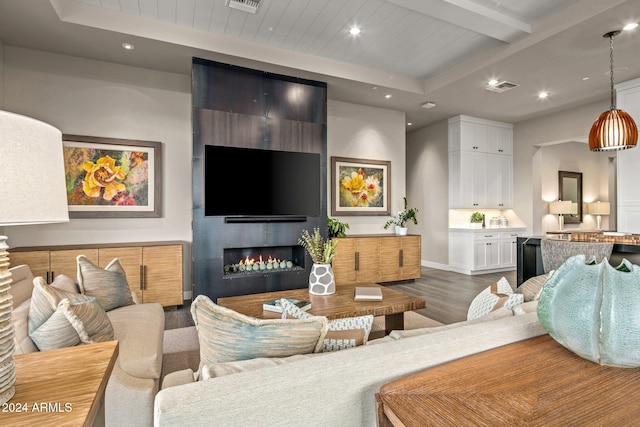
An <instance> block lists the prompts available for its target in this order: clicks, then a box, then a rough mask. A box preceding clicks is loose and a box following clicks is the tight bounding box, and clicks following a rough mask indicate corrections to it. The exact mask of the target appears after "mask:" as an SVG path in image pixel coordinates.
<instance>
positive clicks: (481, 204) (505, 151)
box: [448, 116, 513, 209]
mask: <svg viewBox="0 0 640 427" xmlns="http://www.w3.org/2000/svg"><path fill="white" fill-rule="evenodd" d="M448 135H449V207H450V208H452V209H456V208H471V209H480V208H485V209H491V208H497V209H507V208H510V207H511V205H512V203H513V129H512V125H510V124H508V123H500V122H493V121H489V120H482V119H476V118H473V117H468V116H457V117H453V118H451V119H449V133H448Z"/></svg>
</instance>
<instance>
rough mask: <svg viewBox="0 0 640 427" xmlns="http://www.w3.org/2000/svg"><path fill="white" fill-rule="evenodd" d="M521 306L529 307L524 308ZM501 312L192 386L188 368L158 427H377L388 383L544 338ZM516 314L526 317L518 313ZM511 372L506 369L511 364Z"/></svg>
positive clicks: (171, 387)
mask: <svg viewBox="0 0 640 427" xmlns="http://www.w3.org/2000/svg"><path fill="white" fill-rule="evenodd" d="M523 306H527V304H524V305H523ZM528 307H529V308H528V309H527V308H524V307H521V308H519V309H518V310H516V309H515V308H514V310H510V309H507V308H504V307H503V308H501V309H499V310H498V312H496V313H492V314H491V315H490V316H487V317H486V318H484V319H474V320H471V321H466V322H460V323H458V324H453V325H446V326H443V327H435V328H425V329H421V330H413V331H398V332H393V333H392V334H391V335H390V336H388V337H385V338H383V339H380V340H373V341H370V342H369V344H368V345H365V346H360V347H356V348H351V349H347V350H341V351H337V352H332V353H326V354H320V355H314V356H313V357H310V356H293V357H292V358H291V359H292V360H291V361H289V362H288V363H282V364H277V365H274V364H271V365H272V366H269V367H261V368H258V369H254V368H256V366H259V365H260V364H259V363H256V361H255V360H253V361H251V360H250V361H242V362H229V363H227V364H220V365H221V366H220V367H222V365H229V366H228V367H227V369H226V372H224V373H231V372H233V374H230V375H222V373H223V371H225V369H217V371H219V372H220V373H221V375H222V376H215V377H212V378H209V379H206V380H200V381H193V375H192V374H193V373H192V372H191V371H190V370H187V371H179V372H175V373H173V374H170V375H168V376H167V377H166V378H165V381H164V385H163V390H161V391H160V392H159V393H158V394H157V396H156V399H155V409H154V424H155V426H167V427H169V426H171V427H173V426H177V425H188V426H209V425H214V424H215V425H221V426H222V425H223V426H287V427H290V426H341V427H342V426H375V425H376V407H375V397H374V395H375V393H376V392H377V391H378V390H379V388H380V387H381V386H382V385H383V384H386V383H388V382H390V381H393V380H395V379H398V378H401V377H403V376H406V375H410V374H413V373H415V372H419V371H421V370H424V369H427V368H429V367H432V366H436V365H440V364H442V363H446V362H449V361H452V360H455V359H459V358H462V357H465V356H469V355H471V354H475V353H479V352H482V351H485V350H489V349H491V348H495V347H499V346H503V345H506V344H510V343H513V342H517V341H521V340H524V339H528V338H532V337H536V336H539V335H543V334H545V333H546V332H545V331H544V330H543V329H542V328H541V327H540V325H539V324H538V320H537V314H536V312H535V304H529V305H528ZM514 312H516V313H521V314H518V315H514ZM506 368H507V367H506Z"/></svg>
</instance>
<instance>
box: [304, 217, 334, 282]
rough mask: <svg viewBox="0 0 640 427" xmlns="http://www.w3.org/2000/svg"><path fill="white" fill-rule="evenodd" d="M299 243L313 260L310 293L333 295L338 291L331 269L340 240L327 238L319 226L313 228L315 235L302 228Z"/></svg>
mask: <svg viewBox="0 0 640 427" xmlns="http://www.w3.org/2000/svg"><path fill="white" fill-rule="evenodd" d="M298 244H300V245H301V246H302V247H303V248H305V249H306V251H307V253H308V254H309V256H310V257H311V260H312V261H313V266H311V273H310V274H309V293H310V294H313V295H331V294H333V293H335V291H336V282H335V279H334V276H333V270H332V269H331V261H332V260H333V257H334V256H335V255H336V246H337V245H338V240H336V239H327V240H325V239H324V237H322V235H321V234H320V230H319V229H318V228H314V229H313V235H311V234H309V231H308V230H302V236H301V237H300V239H298Z"/></svg>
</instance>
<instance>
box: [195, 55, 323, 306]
mask: <svg viewBox="0 0 640 427" xmlns="http://www.w3.org/2000/svg"><path fill="white" fill-rule="evenodd" d="M192 65H193V67H192V100H193V114H192V120H193V282H194V283H193V296H194V298H195V297H196V296H197V295H207V296H209V297H210V298H211V299H213V300H214V301H216V300H217V298H220V297H228V296H235V295H247V294H252V293H260V292H271V291H277V290H286V289H298V288H304V287H306V286H307V284H308V279H309V273H310V271H311V264H312V262H311V259H310V258H309V256H308V255H307V254H306V253H305V251H304V250H303V248H302V247H301V246H299V245H298V238H299V237H300V234H301V233H302V230H305V229H307V230H309V231H311V230H312V229H313V228H315V227H318V228H320V230H321V231H323V233H324V232H326V216H327V210H326V206H327V200H326V194H327V191H326V190H327V187H326V186H327V183H326V181H327V179H326V178H327V136H326V135H327V132H326V122H327V120H326V119H327V109H326V104H327V96H326V83H323V82H316V81H309V80H303V79H298V78H293V77H289V76H282V75H276V74H271V73H266V72H263V71H258V70H250V69H246V68H241V67H235V66H231V65H227V64H221V63H217V62H212V61H207V60H202V59H198V58H194V59H193V64H192ZM205 145H224V146H233V147H244V148H259V149H265V150H281V151H298V152H310V153H319V154H320V158H321V161H320V166H321V167H320V173H321V189H320V195H321V196H320V197H321V200H320V205H321V212H320V215H319V216H314V217H296V218H293V219H290V218H281V217H263V218H256V217H225V216H210V217H206V216H204V197H205V192H204V148H205ZM229 168H230V172H229V182H228V183H221V185H231V184H232V182H233V174H234V173H247V171H245V170H243V169H242V161H241V159H239V160H238V163H237V164H233V165H229ZM251 191H260V188H259V180H258V185H257V188H255V189H251ZM248 196H250V192H249V193H248ZM219 203H224V200H220V201H219ZM260 256H262V260H263V263H262V265H260V263H259V260H260ZM247 257H249V258H253V259H254V261H255V262H254V265H255V264H256V263H257V264H258V266H257V267H252V268H251V269H250V270H249V269H247V268H246V267H244V269H243V271H239V270H241V267H239V266H238V264H239V262H240V260H243V259H246V258H247ZM269 257H271V258H272V262H271V263H269V262H268V258H269ZM276 258H277V259H278V260H279V262H278V265H277V266H276V265H275V262H273V259H276ZM287 261H289V263H287ZM269 264H271V265H269ZM234 265H235V267H234ZM234 268H235V270H236V271H233V270H234Z"/></svg>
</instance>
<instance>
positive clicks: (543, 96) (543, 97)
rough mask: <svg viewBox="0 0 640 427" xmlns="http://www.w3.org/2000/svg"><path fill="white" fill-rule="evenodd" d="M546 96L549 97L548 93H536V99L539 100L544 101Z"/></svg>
mask: <svg viewBox="0 0 640 427" xmlns="http://www.w3.org/2000/svg"><path fill="white" fill-rule="evenodd" d="M547 96H549V92H546V91H542V92H540V93H538V98H540V99H545V98H546V97H547Z"/></svg>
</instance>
